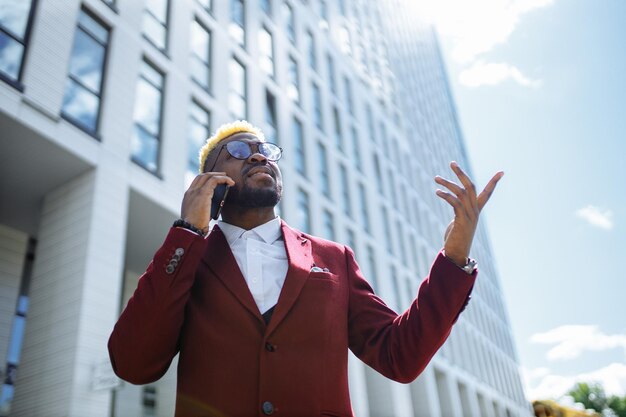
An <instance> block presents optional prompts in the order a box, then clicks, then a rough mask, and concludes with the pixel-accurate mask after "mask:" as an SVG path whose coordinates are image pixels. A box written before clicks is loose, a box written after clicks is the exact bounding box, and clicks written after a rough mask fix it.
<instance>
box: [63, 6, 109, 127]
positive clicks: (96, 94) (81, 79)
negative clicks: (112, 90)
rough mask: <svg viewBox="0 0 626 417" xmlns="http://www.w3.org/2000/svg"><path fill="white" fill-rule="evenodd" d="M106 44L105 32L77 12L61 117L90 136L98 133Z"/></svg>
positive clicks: (98, 24)
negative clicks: (76, 24) (76, 23)
mask: <svg viewBox="0 0 626 417" xmlns="http://www.w3.org/2000/svg"><path fill="white" fill-rule="evenodd" d="M108 43H109V29H108V28H106V27H105V26H103V25H102V24H101V23H99V22H98V21H96V20H95V19H94V18H93V17H91V16H90V15H89V14H88V13H87V12H85V11H84V10H81V11H80V14H79V16H78V27H77V28H76V34H75V35H74V46H73V47H72V56H71V57H70V65H69V74H68V79H67V84H66V86H65V96H64V97H63V106H62V107H61V115H62V116H63V117H64V118H65V119H67V120H69V121H70V122H71V123H73V124H75V125H77V126H78V127H79V128H81V129H83V130H85V131H87V132H88V133H90V134H92V135H95V134H96V132H97V130H98V121H99V118H100V100H101V96H102V90H103V79H104V67H105V61H106V54H107V46H108Z"/></svg>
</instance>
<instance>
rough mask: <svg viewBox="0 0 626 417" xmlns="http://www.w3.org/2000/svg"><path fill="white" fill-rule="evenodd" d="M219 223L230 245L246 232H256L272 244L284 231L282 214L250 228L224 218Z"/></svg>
mask: <svg viewBox="0 0 626 417" xmlns="http://www.w3.org/2000/svg"><path fill="white" fill-rule="evenodd" d="M217 225H218V226H219V227H220V229H221V230H222V232H223V233H224V236H225V237H226V240H227V241H228V244H229V245H232V244H233V243H235V241H236V240H237V239H239V238H241V237H242V236H243V234H244V233H246V232H254V233H255V234H256V235H257V236H259V237H260V238H261V239H263V241H264V242H265V243H268V244H270V245H271V244H272V243H274V242H275V241H276V240H278V239H280V238H281V236H282V232H281V230H280V216H276V217H274V218H273V219H272V220H270V221H268V222H266V223H263V224H261V225H259V226H257V227H255V228H253V229H250V230H246V229H242V228H241V227H239V226H235V225H233V224H230V223H226V222H225V221H223V220H219V221H218V222H217ZM248 234H250V233H248ZM244 238H245V237H244Z"/></svg>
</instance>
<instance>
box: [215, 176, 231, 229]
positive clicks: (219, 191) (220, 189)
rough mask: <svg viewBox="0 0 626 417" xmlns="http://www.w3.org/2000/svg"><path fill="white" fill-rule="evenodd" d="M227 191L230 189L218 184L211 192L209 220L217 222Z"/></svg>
mask: <svg viewBox="0 0 626 417" xmlns="http://www.w3.org/2000/svg"><path fill="white" fill-rule="evenodd" d="M229 189H230V187H229V186H228V185H226V184H220V185H218V186H217V187H215V190H213V198H211V218H212V219H213V220H217V218H218V217H219V216H220V212H221V211H222V207H224V202H225V201H226V196H227V195H228V190H229Z"/></svg>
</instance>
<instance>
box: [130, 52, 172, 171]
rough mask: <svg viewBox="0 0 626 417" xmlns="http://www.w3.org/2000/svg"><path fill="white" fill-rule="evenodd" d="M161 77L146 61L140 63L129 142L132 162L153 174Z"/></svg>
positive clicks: (161, 94)
mask: <svg viewBox="0 0 626 417" xmlns="http://www.w3.org/2000/svg"><path fill="white" fill-rule="evenodd" d="M164 81H165V80H164V77H163V74H161V73H160V72H159V71H157V70H156V69H155V68H154V67H153V66H152V65H150V64H148V63H147V62H146V61H143V62H142V63H141V70H140V76H139V81H138V82H137V98H136V102H135V113H134V116H133V119H134V121H135V129H134V132H133V137H132V139H131V157H132V160H133V161H134V162H135V163H137V164H139V165H141V166H142V167H144V168H145V169H147V170H148V171H150V172H152V173H154V174H157V173H158V169H159V142H160V136H161V107H162V102H163V86H164V83H165V82H164Z"/></svg>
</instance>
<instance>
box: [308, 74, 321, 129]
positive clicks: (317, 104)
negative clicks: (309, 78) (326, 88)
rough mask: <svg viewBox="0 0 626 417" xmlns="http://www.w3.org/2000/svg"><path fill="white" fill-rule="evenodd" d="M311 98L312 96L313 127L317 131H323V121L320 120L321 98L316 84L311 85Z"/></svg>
mask: <svg viewBox="0 0 626 417" xmlns="http://www.w3.org/2000/svg"><path fill="white" fill-rule="evenodd" d="M311 90H312V96H313V121H314V122H315V126H317V127H318V129H320V130H323V127H322V126H323V120H322V96H321V93H320V88H319V87H318V86H317V84H315V83H313V84H311Z"/></svg>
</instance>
